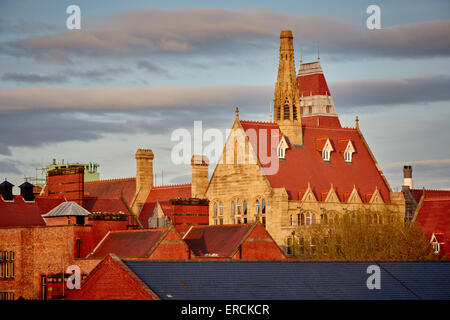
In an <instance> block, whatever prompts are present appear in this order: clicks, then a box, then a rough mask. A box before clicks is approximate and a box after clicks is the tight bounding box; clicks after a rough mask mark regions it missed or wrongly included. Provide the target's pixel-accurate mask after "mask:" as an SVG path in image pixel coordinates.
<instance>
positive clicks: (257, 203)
mask: <svg viewBox="0 0 450 320" xmlns="http://www.w3.org/2000/svg"><path fill="white" fill-rule="evenodd" d="M255 214H257V215H258V214H259V200H256V205H255Z"/></svg>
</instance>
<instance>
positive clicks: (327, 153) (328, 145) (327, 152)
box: [322, 139, 334, 161]
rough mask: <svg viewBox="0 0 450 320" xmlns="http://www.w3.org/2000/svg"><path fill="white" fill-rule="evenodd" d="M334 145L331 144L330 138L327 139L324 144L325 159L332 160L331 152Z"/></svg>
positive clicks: (323, 155) (323, 154)
mask: <svg viewBox="0 0 450 320" xmlns="http://www.w3.org/2000/svg"><path fill="white" fill-rule="evenodd" d="M333 150H334V149H333V146H332V145H331V142H330V139H327V142H326V143H325V145H324V146H323V149H322V159H323V161H330V160H331V152H332V151H333Z"/></svg>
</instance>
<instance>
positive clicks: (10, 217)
mask: <svg viewBox="0 0 450 320" xmlns="http://www.w3.org/2000/svg"><path fill="white" fill-rule="evenodd" d="M62 202H64V199H63V198H62V197H41V196H36V197H35V198H34V201H24V200H23V197H22V196H14V201H3V199H1V197H0V227H29V226H44V225H45V222H44V219H43V218H42V216H41V215H42V214H45V213H47V212H48V211H50V210H51V209H53V208H55V207H56V206H58V205H59V204H60V203H62Z"/></svg>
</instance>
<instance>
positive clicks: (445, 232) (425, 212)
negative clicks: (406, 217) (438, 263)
mask: <svg viewBox="0 0 450 320" xmlns="http://www.w3.org/2000/svg"><path fill="white" fill-rule="evenodd" d="M416 222H417V223H419V224H420V226H421V227H422V228H423V230H424V231H425V232H426V233H427V235H428V236H429V237H431V235H432V234H433V233H434V234H442V235H441V236H440V239H441V240H442V239H443V242H444V243H445V246H443V247H442V248H443V250H444V254H447V255H450V248H449V247H450V191H446V190H425V199H424V201H423V204H422V207H421V208H420V209H419V212H418V215H417V218H416Z"/></svg>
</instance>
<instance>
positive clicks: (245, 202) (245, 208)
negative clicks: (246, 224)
mask: <svg viewBox="0 0 450 320" xmlns="http://www.w3.org/2000/svg"><path fill="white" fill-rule="evenodd" d="M243 210H244V215H247V200H244V207H243Z"/></svg>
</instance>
